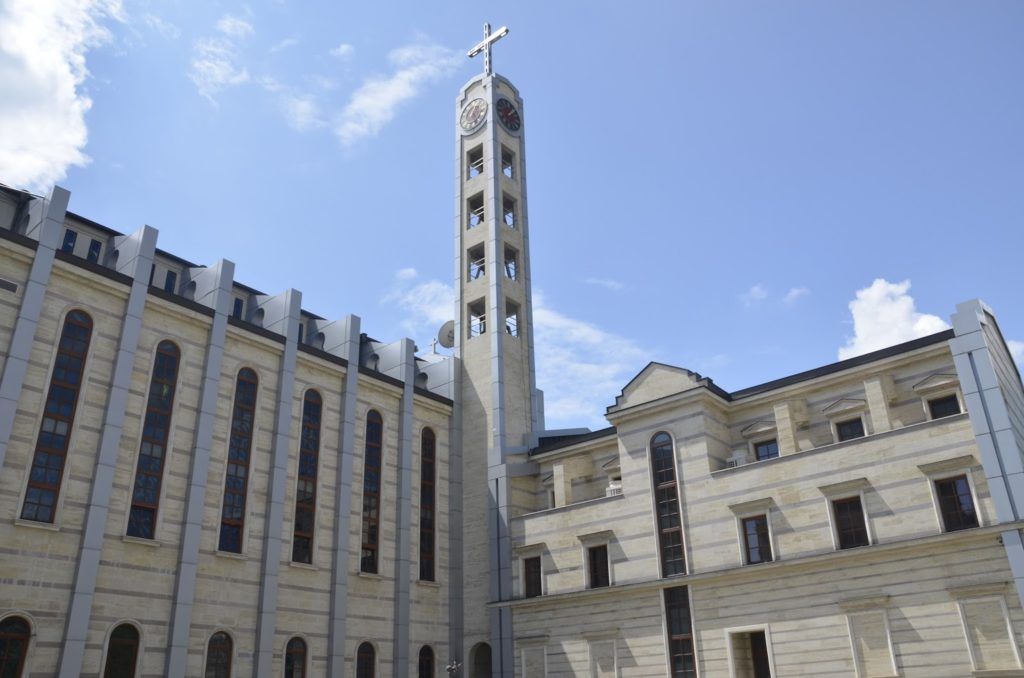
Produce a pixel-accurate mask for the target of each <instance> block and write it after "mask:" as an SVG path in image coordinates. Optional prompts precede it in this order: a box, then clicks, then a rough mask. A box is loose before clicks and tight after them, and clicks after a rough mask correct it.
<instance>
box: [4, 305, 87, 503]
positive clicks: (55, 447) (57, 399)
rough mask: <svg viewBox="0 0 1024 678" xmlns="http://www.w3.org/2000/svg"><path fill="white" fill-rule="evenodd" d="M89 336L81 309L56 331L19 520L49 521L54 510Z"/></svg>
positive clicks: (73, 419)
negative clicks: (56, 340) (49, 372)
mask: <svg viewBox="0 0 1024 678" xmlns="http://www.w3.org/2000/svg"><path fill="white" fill-rule="evenodd" d="M91 338H92V318H90V317H89V314H87V313H85V312H84V311H71V312H70V313H68V315H67V317H66V318H65V319H64V327H63V329H62V330H61V333H60V343H59V344H58V346H57V358H56V360H55V362H54V365H53V374H52V375H50V388H49V390H48V391H47V392H46V404H45V405H44V406H43V420H42V422H40V424H39V437H38V438H36V450H35V454H34V455H33V456H32V470H31V471H30V472H29V477H28V488H27V489H26V490H25V503H24V504H23V505H22V507H21V517H22V519H23V520H38V521H39V522H41V523H52V522H53V519H54V515H55V514H56V512H57V497H58V496H59V495H60V485H61V479H62V478H63V477H64V461H65V459H66V458H67V454H68V443H69V441H70V438H71V426H72V424H73V423H74V421H75V410H76V408H77V406H78V393H79V391H80V390H81V388H82V376H83V374H84V373H85V356H86V354H87V353H88V352H89V341H90V340H91Z"/></svg>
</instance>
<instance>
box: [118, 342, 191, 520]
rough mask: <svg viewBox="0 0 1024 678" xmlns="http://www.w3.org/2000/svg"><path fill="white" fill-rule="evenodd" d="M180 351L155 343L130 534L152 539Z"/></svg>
mask: <svg viewBox="0 0 1024 678" xmlns="http://www.w3.org/2000/svg"><path fill="white" fill-rule="evenodd" d="M180 362H181V351H179V350H178V347H177V346H175V345H174V344H173V343H172V342H170V341H161V342H160V344H159V345H158V346H157V347H156V360H155V361H154V364H153V376H152V378H151V379H150V382H149V400H147V401H146V417H145V419H144V420H143V425H142V445H141V446H140V448H139V461H138V464H137V466H136V468H135V487H134V489H133V490H132V508H131V513H130V514H129V515H128V534H129V536H132V537H142V538H143V539H153V538H154V536H155V534H156V513H157V509H159V506H160V484H161V482H162V481H163V476H164V460H165V459H166V457H167V437H168V434H169V432H170V426H171V409H172V408H173V407H174V388H175V385H176V384H177V381H178V365H179V363H180Z"/></svg>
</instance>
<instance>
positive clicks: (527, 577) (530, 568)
mask: <svg viewBox="0 0 1024 678" xmlns="http://www.w3.org/2000/svg"><path fill="white" fill-rule="evenodd" d="M542 589H543V587H542V586H541V570H540V556H533V557H532V558H524V559H523V596H524V597H526V598H536V597H537V596H539V595H543V590H542Z"/></svg>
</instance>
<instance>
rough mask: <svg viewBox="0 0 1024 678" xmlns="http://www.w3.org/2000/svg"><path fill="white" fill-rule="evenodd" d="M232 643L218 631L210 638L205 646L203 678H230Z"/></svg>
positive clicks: (228, 637) (227, 636) (229, 638)
mask: <svg viewBox="0 0 1024 678" xmlns="http://www.w3.org/2000/svg"><path fill="white" fill-rule="evenodd" d="M233 647H234V643H233V642H232V641H231V636H229V635H228V634H226V633H224V632H223V631H218V632H217V633H215V634H213V635H212V636H210V643H209V645H207V646H206V671H205V672H204V673H203V675H204V677H205V678H231V653H232V649H233Z"/></svg>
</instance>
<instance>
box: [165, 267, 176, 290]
mask: <svg viewBox="0 0 1024 678" xmlns="http://www.w3.org/2000/svg"><path fill="white" fill-rule="evenodd" d="M177 286H178V274H177V273H175V272H174V271H167V277H166V278H164V292H171V293H172V294H173V293H174V290H175V289H176V288H177Z"/></svg>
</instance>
